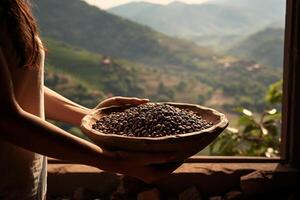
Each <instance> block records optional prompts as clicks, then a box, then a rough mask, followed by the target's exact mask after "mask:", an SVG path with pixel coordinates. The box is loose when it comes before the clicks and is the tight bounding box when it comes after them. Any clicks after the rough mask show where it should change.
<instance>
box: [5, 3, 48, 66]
mask: <svg viewBox="0 0 300 200" xmlns="http://www.w3.org/2000/svg"><path fill="white" fill-rule="evenodd" d="M0 12H1V13H0V17H1V18H2V19H1V20H3V22H4V24H5V26H6V29H7V32H8V34H9V35H10V37H11V40H12V42H13V48H14V50H15V53H16V55H17V57H18V59H19V66H21V67H22V66H24V67H37V66H38V65H39V63H40V59H41V55H40V50H41V48H43V47H42V44H41V43H40V41H39V40H38V35H39V33H38V29H37V24H36V21H35V19H34V17H33V15H32V11H31V5H30V4H29V1H28V0H0Z"/></svg>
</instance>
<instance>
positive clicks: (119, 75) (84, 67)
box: [45, 38, 144, 96]
mask: <svg viewBox="0 0 300 200" xmlns="http://www.w3.org/2000/svg"><path fill="white" fill-rule="evenodd" d="M45 41H46V46H47V48H48V54H47V63H49V65H51V66H52V69H55V70H57V71H60V72H62V73H66V74H69V75H71V76H73V77H74V78H76V79H78V80H81V81H83V82H84V83H85V84H86V86H87V87H89V88H92V89H94V90H96V91H101V92H103V93H105V94H107V95H122V96H128V95H134V96H143V92H144V91H143V88H141V87H140V86H139V84H138V81H137V73H136V71H134V70H132V67H131V66H130V65H125V64H123V63H122V62H120V61H119V60H114V59H110V63H107V64H106V63H103V56H102V55H99V54H93V53H91V52H89V51H86V50H83V49H80V48H75V47H73V46H70V45H67V44H65V43H63V42H58V41H56V40H53V39H49V38H46V39H45ZM78 92H79V93H80V88H79V91H78ZM83 92H84V91H83Z"/></svg>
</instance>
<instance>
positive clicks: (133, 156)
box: [97, 150, 182, 183]
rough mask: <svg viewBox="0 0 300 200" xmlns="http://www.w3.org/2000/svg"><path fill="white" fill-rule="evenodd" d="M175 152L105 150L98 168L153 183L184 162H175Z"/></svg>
mask: <svg viewBox="0 0 300 200" xmlns="http://www.w3.org/2000/svg"><path fill="white" fill-rule="evenodd" d="M174 160H175V154H173V153H154V152H153V153H150V152H127V151H109V150H103V154H102V155H101V160H100V163H98V166H97V167H98V168H100V169H102V170H105V171H110V172H114V173H120V174H125V175H128V176H132V177H135V178H138V179H140V180H143V181H144V182H146V183H151V182H153V181H155V180H158V179H160V178H163V177H165V176H167V175H169V174H171V173H172V172H173V171H174V170H175V169H176V168H178V167H179V166H180V165H181V164H182V163H175V162H174Z"/></svg>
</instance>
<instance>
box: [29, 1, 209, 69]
mask: <svg viewBox="0 0 300 200" xmlns="http://www.w3.org/2000/svg"><path fill="white" fill-rule="evenodd" d="M35 3H36V5H35V6H34V13H35V15H36V16H37V18H38V21H39V25H40V29H41V32H42V35H43V36H45V37H51V38H54V39H57V40H60V41H64V42H67V43H69V44H71V45H73V46H77V47H81V48H85V49H87V50H89V51H92V52H95V53H100V54H102V55H108V56H113V57H117V58H123V59H127V60H131V61H135V62H141V63H147V64H151V65H152V66H156V67H161V66H165V65H177V66H181V65H182V64H183V60H182V57H185V58H193V57H198V58H199V59H203V60H205V59H209V58H210V55H211V52H210V51H209V50H208V49H205V48H201V47H199V46H197V45H195V44H193V43H192V42H187V41H182V40H178V39H175V38H171V37H168V36H165V35H163V34H160V33H158V32H155V31H153V30H152V29H150V28H148V27H146V26H141V25H139V24H137V23H134V22H131V21H129V20H126V19H124V18H121V17H118V16H115V15H112V14H109V13H107V12H105V11H103V10H100V9H99V8H97V7H94V6H90V5H89V4H87V3H85V2H83V1H80V0H64V1H61V0H37V1H35ZM159 65H160V66H159Z"/></svg>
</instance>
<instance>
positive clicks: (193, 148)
mask: <svg viewBox="0 0 300 200" xmlns="http://www.w3.org/2000/svg"><path fill="white" fill-rule="evenodd" d="M161 104H168V105H172V106H175V107H177V108H180V109H188V110H192V111H194V112H195V113H196V114H198V115H200V116H202V118H203V119H205V120H207V121H210V122H212V123H213V126H212V127H210V128H208V129H205V130H202V131H198V132H192V133H185V134H178V135H170V136H163V137H155V138H151V137H129V136H123V135H116V134H105V133H102V132H99V131H96V130H94V129H93V128H92V125H93V124H95V123H96V121H97V120H98V119H100V118H101V117H102V116H104V115H108V114H110V113H111V112H121V111H123V110H125V109H127V108H129V107H131V106H111V107H106V108H101V109H99V110H95V111H93V112H92V113H90V114H89V115H86V116H85V117H84V118H83V119H82V123H81V130H82V131H83V132H84V133H85V134H86V135H87V136H88V137H89V138H90V139H91V140H92V141H93V142H94V143H95V144H97V145H98V146H100V147H103V148H107V149H110V150H125V151H141V152H174V153H175V154H176V157H177V160H178V161H181V160H184V159H186V158H188V157H190V156H192V155H194V154H196V153H198V152H199V151H201V150H202V149H204V148H205V147H206V146H207V145H209V144H210V143H211V142H212V141H213V140H214V139H215V138H216V137H217V136H218V135H219V134H220V133H221V132H222V131H223V130H224V129H225V128H226V127H227V126H228V120H227V118H226V117H225V115H224V114H222V113H220V112H218V111H216V110H214V109H211V108H206V107H203V106H199V105H194V104H183V103H169V102H166V103H161Z"/></svg>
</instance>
